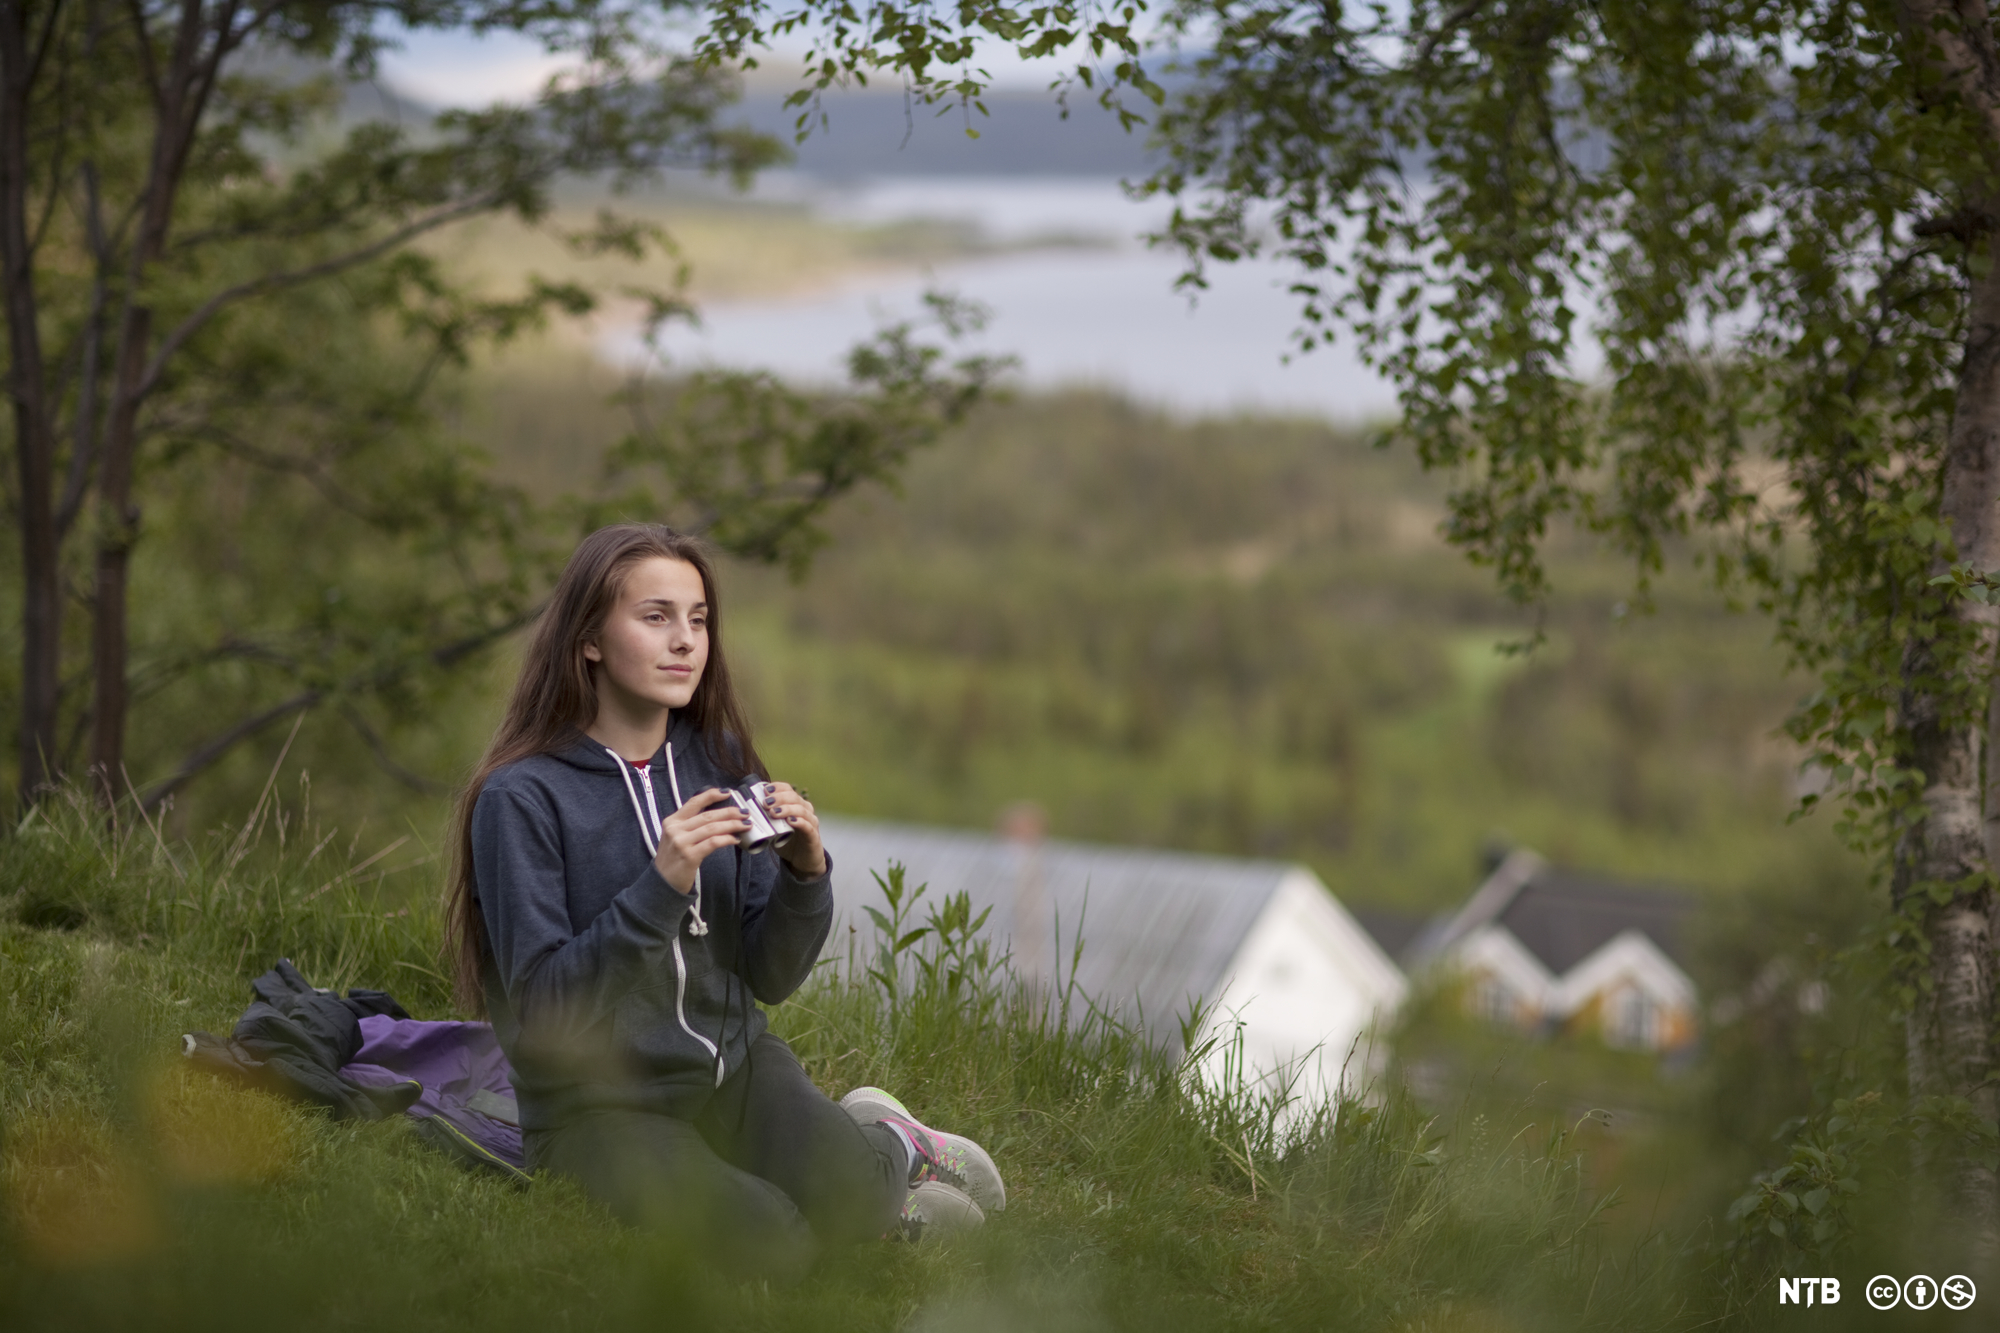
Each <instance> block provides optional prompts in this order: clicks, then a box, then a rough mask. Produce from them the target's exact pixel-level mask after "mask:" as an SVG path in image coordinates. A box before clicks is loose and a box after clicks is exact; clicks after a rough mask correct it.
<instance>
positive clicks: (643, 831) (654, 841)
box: [604, 744, 708, 935]
mask: <svg viewBox="0 0 2000 1333" xmlns="http://www.w3.org/2000/svg"><path fill="white" fill-rule="evenodd" d="M604 753H606V754H608V755H610V756H611V759H612V762H614V763H616V764H617V765H618V771H619V772H620V773H622V774H624V776H625V794H626V795H627V796H629V797H630V798H631V799H632V814H633V816H634V817H635V818H637V819H638V821H639V837H640V839H641V840H642V841H643V842H644V843H645V844H646V855H648V856H658V855H659V854H660V837H661V835H662V832H663V830H664V826H665V821H664V820H662V819H661V818H660V807H659V805H658V803H656V802H655V801H654V799H653V773H652V769H651V767H650V766H649V767H648V768H647V770H646V780H645V781H644V782H643V783H641V782H636V781H634V780H633V777H632V765H630V764H628V763H626V762H625V759H624V756H622V755H620V754H619V753H618V752H617V751H616V750H614V749H612V748H611V747H610V746H608V745H607V746H605V747H604ZM667 782H668V784H669V785H670V786H672V787H673V791H674V809H676V810H678V809H680V807H681V784H680V779H679V778H678V777H677V776H676V775H675V773H674V747H673V746H672V745H671V744H670V745H668V746H667ZM641 788H644V790H645V793H646V807H645V809H643V810H642V809H640V808H639V792H640V789H641ZM689 915H690V917H691V918H692V919H691V921H690V922H689V925H688V930H689V931H690V932H691V933H692V934H695V935H706V934H708V922H706V921H704V920H702V916H701V867H700V866H696V867H695V871H694V903H693V905H692V907H691V908H690V909H689Z"/></svg>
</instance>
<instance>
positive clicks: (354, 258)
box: [136, 190, 500, 398]
mask: <svg viewBox="0 0 2000 1333" xmlns="http://www.w3.org/2000/svg"><path fill="white" fill-rule="evenodd" d="M499 201H500V194H499V192H498V191H497V190H496V191H488V192H487V193H485V194H483V195H478V196H476V197H474V198H472V199H468V200H465V201H464V202H463V203H458V204H453V205H451V206H450V207H449V208H441V209H438V210H437V211H436V212H433V213H428V214H426V215H425V216H423V217H421V218H418V219H417V220H416V221H415V222H412V223H409V224H408V225H406V226H403V227H400V228H398V229H397V230H395V231H393V232H391V233H389V234H388V235H387V236H384V237H383V238H382V239H381V240H379V241H375V242H373V243H372V244H369V245H364V246H362V247H361V248H360V249H358V250H350V251H348V252H347V253H346V254H344V255H335V256H334V257H333V258H331V259H324V260H321V261H320V262H319V263H317V264H308V265H306V266H305V267H304V268H296V269H290V270H288V271H286V272H283V273H267V274H265V275H264V276H263V277H261V278H252V279H251V280H250V281H248V282H239V283H238V284H236V285H235V286H234V287H226V288H224V289H223V290H222V291H219V292H217V293H216V294H215V295H214V296H211V297H209V298H208V300H207V301H205V302H203V303H202V305H201V306H200V308H199V309H197V310H196V311H195V312H194V313H193V314H191V315H189V316H188V317H187V318H186V319H184V320H182V321H181V322H180V323H179V324H178V325H176V326H175V327H174V330H173V331H172V332H171V333H169V334H168V335H167V336H166V337H165V338H164V339H162V340H161V342H160V348H159V350H158V351H157V352H155V353H154V354H153V359H152V361H151V363H150V364H148V365H147V367H146V373H145V374H144V375H143V376H142V377H141V378H140V380H139V387H138V391H137V395H136V396H137V397H140V398H144V397H145V396H146V395H148V394H150V393H151V392H152V391H153V390H154V388H156V387H157V386H158V384H159V381H160V376H161V375H162V374H164V373H165V371H166V368H167V362H168V361H170V360H171V359H172V358H173V356H174V354H175V353H176V352H178V351H180V349H181V347H182V345H183V344H185V343H186V342H187V340H188V339H190V338H192V337H193V336H194V335H195V334H197V333H199V332H200V331H201V328H202V326H203V325H204V324H206V323H208V321H209V320H211V319H213V318H215V317H216V315H218V314H220V313H221V312H222V311H223V310H225V309H227V308H228V307H230V306H232V305H235V304H236V303H237V302H239V301H245V300H248V299H249V298H251V297H253V296H261V295H263V294H264V293H266V292H273V291H281V290H283V289H284V288H286V287H296V286H298V285H299V284H301V283H306V282H311V281H312V280H313V279H315V278H324V277H327V276H329V275H331V274H334V273H339V272H341V271H342V270H343V269H350V268H353V267H355V266H356V265H358V264H365V263H367V262H368V261H369V260H371V259H378V258H380V257H381V256H383V255H385V254H387V253H389V252H390V251H391V250H395V249H398V248H399V247H401V246H403V245H406V244H407V243H409V242H410V241H411V240H414V239H415V238H416V237H418V236H421V235H423V234H424V233H425V232H427V231H435V230H436V229H437V228H439V227H442V226H444V225H445V224H447V223H450V222H456V221H458V220H459V219H460V218H464V217H470V216H471V215H472V214H474V213H478V212H482V211H484V210H485V209H488V208H492V207H493V206H494V205H495V204H497V203H499Z"/></svg>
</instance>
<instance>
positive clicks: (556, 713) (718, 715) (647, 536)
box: [444, 523, 764, 1015]
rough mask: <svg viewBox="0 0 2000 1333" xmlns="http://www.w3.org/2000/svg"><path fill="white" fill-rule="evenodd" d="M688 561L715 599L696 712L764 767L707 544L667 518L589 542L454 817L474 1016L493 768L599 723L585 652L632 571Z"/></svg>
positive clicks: (538, 631) (459, 927)
mask: <svg viewBox="0 0 2000 1333" xmlns="http://www.w3.org/2000/svg"><path fill="white" fill-rule="evenodd" d="M655 557H661V558H665V559H668V560H684V561H686V562H687V563H688V564H690V565H693V566H694V567H695V569H696V570H697V571H698V572H699V573H700V574H701V589H702V595H703V596H704V597H705V598H707V600H708V665H707V667H706V668H704V669H703V671H702V673H701V683H700V684H699V685H697V686H696V687H695V691H694V697H693V698H692V699H690V700H689V701H688V706H687V710H686V711H687V713H688V714H689V718H690V720H691V721H692V722H693V723H694V726H695V731H696V733H697V734H698V735H699V736H700V737H701V738H702V741H703V743H704V744H705V745H707V747H708V749H709V752H710V754H711V756H713V758H714V759H715V760H716V762H718V763H720V764H722V765H723V767H724V768H725V770H726V771H727V772H729V773H730V774H731V775H732V776H734V775H748V774H751V773H762V772H763V771H764V764H763V761H762V760H760V759H759V758H758V757H757V749H756V746H755V745H753V744H752V743H751V739H750V723H749V719H748V718H746V717H745V716H744V713H743V708H742V705H741V704H739V703H738V702H737V698H736V690H735V688H734V687H733V686H732V685H731V683H730V679H729V664H728V662H727V660H726V659H725V658H724V656H723V652H722V607H721V603H720V602H719V601H718V599H717V598H716V595H715V571H714V568H713V566H712V565H711V563H710V561H709V555H708V549H707V546H706V545H705V544H704V543H703V542H702V541H701V540H700V539H699V538H695V537H690V536H687V535H686V534H684V533H679V532H675V531H674V530H673V529H672V528H668V527H664V526H662V525H660V524H657V523H617V524H613V525H612V526H610V527H608V528H599V529H598V530H597V531H596V532H593V533H591V534H590V535H589V536H588V537H585V538H584V539H583V542H582V543H581V544H580V545H579V546H578V547H577V548H576V551H575V553H574V554H572V555H571V556H570V558H569V563H568V564H567V565H565V566H564V567H563V572H562V577H561V578H560V579H558V580H557V581H556V590H555V592H554V594H553V595H551V596H550V598H549V604H548V605H547V606H546V607H544V608H543V610H542V614H541V618H540V619H539V620H538V621H537V622H536V625H535V634H534V638H533V640H532V641H531V642H530V643H529V645H528V657H527V660H526V661H525V662H523V663H522V664H521V677H520V679H519V680H518V681H516V682H515V684H514V696H513V698H512V699H511V700H509V701H508V704H507V716H506V718H505V719H504V720H502V722H501V723H500V730H498V731H497V732H495V733H494V734H493V743H492V744H491V745H489V746H487V747H486V757H485V758H483V759H481V760H480V761H479V767H478V768H477V769H476V770H474V772H473V774H472V781H471V782H469V783H467V784H466V787H465V790H464V792H462V793H461V794H460V795H459V798H458V808H457V811H456V813H455V814H454V816H453V820H452V835H453V836H452V846H453V853H454V854H453V858H452V870H451V878H450V880H449V881H448V882H447V883H446V886H445V895H444V925H445V948H446V950H447V953H448V955H449V956H448V961H449V963H450V966H451V977H452V984H453V987H454V988H455V989H456V991H457V993H458V1000H459V1003H460V1004H462V1005H464V1006H465V1007H466V1008H467V1009H469V1010H471V1011H472V1012H473V1013H474V1014H480V1015H483V1014H484V1013H485V1012H486V992H485V986H484V984H483V981H482V977H481V968H482V965H483V964H484V962H485V959H486V953H487V940H486V923H485V921H484V919H483V918H482V917H481V915H480V911H479V890H478V887H477V885H475V884H474V883H473V877H472V808H473V806H475V805H476V804H478V802H479V793H480V791H481V790H482V789H483V788H484V787H485V786H486V779H487V778H489V777H491V776H492V774H493V771H494V770H495V769H497V768H500V767H502V766H504V765H506V764H511V763H515V762H516V761H518V760H522V759H526V758H527V757H528V756H530V755H536V754H547V753H549V752H551V751H554V750H560V749H562V748H564V747H565V746H567V745H568V744H570V743H571V742H572V741H574V740H575V739H576V736H577V734H578V733H579V732H581V731H582V730H583V729H584V728H586V727H588V726H589V725H590V724H591V723H592V722H594V721H596V720H597V678H596V677H595V676H593V675H592V674H591V664H590V662H589V660H588V659H586V658H585V657H584V655H583V649H584V645H585V644H588V643H592V642H594V641H595V640H596V639H597V636H598V635H599V634H601V633H602V632H603V630H604V622H605V619H606V617H608V616H609V615H610V614H611V608H612V606H613V605H614V604H615V603H616V602H617V600H618V597H619V595H620V594H621V593H622V592H623V591H624V586H625V576H626V574H627V573H629V572H630V571H631V569H632V567H633V566H634V565H636V564H638V563H639V562H640V561H642V560H649V559H653V558H655Z"/></svg>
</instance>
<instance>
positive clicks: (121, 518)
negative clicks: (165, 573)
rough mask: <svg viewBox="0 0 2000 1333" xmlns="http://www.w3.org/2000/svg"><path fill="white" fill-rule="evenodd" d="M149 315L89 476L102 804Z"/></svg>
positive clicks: (120, 737) (114, 725)
mask: <svg viewBox="0 0 2000 1333" xmlns="http://www.w3.org/2000/svg"><path fill="white" fill-rule="evenodd" d="M152 334H153V312H152V311H151V310H150V309H148V308H147V307H145V306H137V307H134V308H133V309H132V310H131V311H130V312H129V313H128V315H127V317H126V321H125V329H124V331H123V334H122V335H121V337H120V339H119V348H118V360H119V365H118V375H117V383H118V390H117V397H116V398H115V399H114V400H113V404H112V413H111V420H110V422H109V423H108V426H109V429H107V431H106V432H105V441H104V452H103V459H102V462H101V463H100V464H99V468H98V474H97V510H98V528H97V571H96V575H97V577H96V596H95V604H94V606H93V608H92V613H93V617H94V620H93V632H92V635H91V675H92V678H93V680H94V682H95V686H96V688H95V690H94V691H93V694H92V700H91V725H92V731H91V753H90V767H91V772H92V773H93V774H94V775H95V776H96V779H97V784H98V794H99V796H100V797H102V798H103V800H104V802H105V804H107V805H109V804H111V803H112V802H114V801H116V800H117V799H118V796H119V788H120V775H121V774H123V772H124V771H125V713H126V705H127V702H128V700H129V694H128V691H127V689H126V676H125V659H126V655H127V652H128V648H129V645H128V643H127V639H126V631H125V623H126V620H125V618H126V602H127V597H126V593H127V590H128V588H127V580H128V577H129V574H130V570H131V566H132V547H133V544H134V543H135V542H137V541H138V539H139V508H138V506H137V505H135V504H133V503H132V461H133V460H132V456H133V453H134V449H135V445H136V442H137V439H138V433H139V393H138V388H139V381H140V378H141V376H143V375H144V373H145V369H146V353H147V351H148V349H149V348H150V347H151V346H152V341H153V336H152Z"/></svg>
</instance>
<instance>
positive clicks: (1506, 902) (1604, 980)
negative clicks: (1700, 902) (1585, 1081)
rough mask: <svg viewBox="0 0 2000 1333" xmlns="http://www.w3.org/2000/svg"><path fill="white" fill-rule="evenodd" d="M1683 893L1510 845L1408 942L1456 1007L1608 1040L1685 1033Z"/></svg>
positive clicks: (1670, 1045) (1662, 1043)
mask: <svg viewBox="0 0 2000 1333" xmlns="http://www.w3.org/2000/svg"><path fill="white" fill-rule="evenodd" d="M1691 907H1692V904H1691V903H1690V902H1689V900H1688V899H1687V898H1686V897H1684V896H1682V895H1680V894H1676V893H1671V892H1667V891H1664V890H1660V889H1649V888H1640V887H1636V886H1631V885H1624V884H1617V883H1613V882H1611V881H1608V880H1604V879H1600V878H1595V877H1590V876H1583V875H1578V874H1575V873H1573V872H1569V871H1562V870H1556V869H1554V868H1552V867H1551V866H1549V864H1548V863H1547V862H1545V861H1543V860H1542V858H1541V857H1539V856H1537V855H1535V854H1534V853H1533V852H1530V851H1526V850H1517V851H1514V852H1512V853H1510V854H1509V855H1508V856H1507V857H1506V859H1505V860H1503V861H1501V862H1500V864H1499V866H1498V867H1497V868H1495V869H1494V871H1493V873H1492V874H1491V875H1489V876H1487V878H1486V880H1485V882H1484V883H1482V884H1481V885H1480V886H1479V888H1478V889H1477V890H1475V891H1474V892H1473V895H1472V897H1471V898H1469V899H1467V900H1466V904H1465V906H1464V907H1462V908H1460V909H1459V911H1458V913H1457V914H1456V915H1455V916H1453V917H1452V918H1451V919H1450V920H1449V921H1448V922H1445V923H1443V924H1442V925H1441V926H1439V927H1438V928H1436V929H1434V930H1433V931H1431V932H1429V933H1428V934H1427V936H1426V937H1425V938H1423V939H1421V940H1419V941H1418V943H1417V944H1416V946H1415V947H1414V949H1413V951H1412V953H1413V957H1412V960H1411V962H1412V966H1413V967H1414V968H1417V969H1420V970H1423V971H1426V972H1430V973H1432V974H1434V975H1438V976H1442V977H1445V978H1448V979H1455V980H1456V981H1457V982H1458V983H1459V984H1462V985H1463V987H1464V996H1465V1001H1466V1004H1467V1006H1468V1007H1469V1008H1470V1009H1472V1010H1473V1011H1475V1012H1477V1013H1479V1014H1481V1015H1483V1016H1484V1017H1486V1018H1489V1019H1492V1020H1494V1021H1496V1022H1501V1023H1507V1024H1511V1025H1513V1026H1515V1027H1520V1028H1523V1029H1538V1028H1540V1029H1569V1030H1577V1029H1585V1030H1590V1031H1594V1032H1596V1033H1598V1035H1600V1036H1601V1037H1602V1038H1603V1039H1604V1041H1605V1042H1606V1043H1607V1044H1609V1045H1612V1046H1619V1047H1625V1048H1629V1049H1638V1050H1651V1051H1670V1050H1675V1049H1678V1048H1679V1047H1682V1046H1685V1045H1687V1044H1688V1043H1689V1042H1691V1041H1692V1040H1693V1039H1694V1035H1695V1014H1696V1007H1697V995H1696V991H1695V985H1694V980H1693V979H1692V978H1691V977H1689V976H1688V974H1687V972H1686V971H1684V970H1683V968H1682V966H1681V961H1680V951H1681V947H1682V945H1681V941H1682V934H1683V929H1682V928H1683V925H1684V922H1685V920H1686V917H1687V915H1688V913H1689V911H1690V910H1691Z"/></svg>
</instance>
